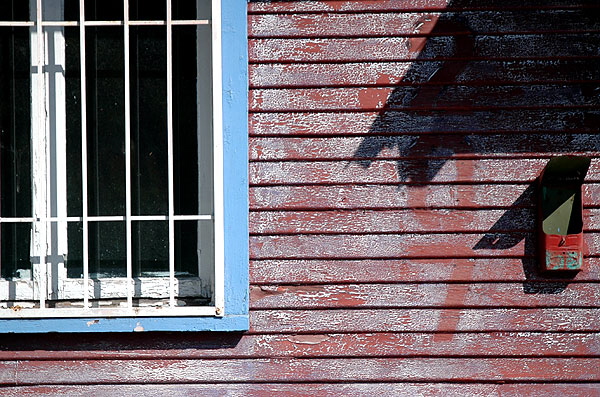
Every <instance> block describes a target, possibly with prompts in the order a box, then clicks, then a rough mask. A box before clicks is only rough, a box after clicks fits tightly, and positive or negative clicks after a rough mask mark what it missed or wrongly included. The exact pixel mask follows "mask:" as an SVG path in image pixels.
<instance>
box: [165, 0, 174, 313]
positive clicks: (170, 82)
mask: <svg viewBox="0 0 600 397" xmlns="http://www.w3.org/2000/svg"><path fill="white" fill-rule="evenodd" d="M166 1H167V21H166V22H167V76H166V77H167V151H168V163H167V164H168V165H167V167H168V175H169V177H168V179H169V180H168V189H169V191H168V200H169V210H168V211H169V305H171V307H174V306H175V305H176V302H175V221H174V219H173V215H175V182H174V173H175V172H174V168H173V167H174V165H173V26H172V24H171V22H172V21H171V20H172V18H171V11H172V10H171V0H166Z"/></svg>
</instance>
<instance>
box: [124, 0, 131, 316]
mask: <svg viewBox="0 0 600 397" xmlns="http://www.w3.org/2000/svg"><path fill="white" fill-rule="evenodd" d="M123 18H124V26H123V40H124V43H123V46H124V49H125V54H124V56H125V65H124V66H125V76H124V84H125V87H124V90H125V239H126V243H125V244H126V255H127V260H126V262H127V280H128V281H129V282H128V284H127V307H129V308H132V307H133V258H132V249H131V243H132V238H131V103H130V102H131V88H130V87H131V81H130V80H131V76H130V73H129V72H130V70H129V69H130V68H129V61H130V48H129V47H130V46H129V0H124V1H123Z"/></svg>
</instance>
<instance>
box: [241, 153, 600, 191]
mask: <svg viewBox="0 0 600 397" xmlns="http://www.w3.org/2000/svg"><path fill="white" fill-rule="evenodd" d="M546 163H547V160H546V159H533V158H532V159H477V160H463V159H458V160H454V159H448V160H441V161H439V162H435V161H433V162H428V163H425V164H423V162H421V161H418V160H415V161H411V160H407V161H402V160H401V159H399V160H398V161H390V160H377V161H369V162H360V161H359V160H358V159H357V161H355V162H346V161H314V162H267V163H256V162H255V163H250V174H249V176H250V184H251V185H281V184H317V183H318V184H342V183H353V184H354V183H356V184H362V183H367V184H374V183H399V182H409V181H410V182H413V183H469V182H477V183H492V182H494V183H498V182H508V183H515V182H519V183H531V182H533V181H534V180H535V179H536V178H537V176H538V175H539V174H540V172H541V171H542V169H543V168H544V166H545V165H546ZM424 165H425V167H426V168H424V167H423V166H424ZM598 176H600V162H598V161H596V160H595V159H594V160H593V161H592V165H591V166H590V169H589V172H588V179H587V181H588V182H597V181H598Z"/></svg>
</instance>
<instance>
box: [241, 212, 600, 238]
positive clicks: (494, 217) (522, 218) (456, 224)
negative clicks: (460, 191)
mask: <svg viewBox="0 0 600 397" xmlns="http://www.w3.org/2000/svg"><path fill="white" fill-rule="evenodd" d="M507 212H509V215H508V217H507V218H506V222H503V223H501V224H500V225H499V226H497V227H495V228H494V231H495V232H502V231H520V232H523V231H531V230H533V228H534V227H535V210H533V209H527V208H518V209H513V210H509V211H506V210H483V209H474V210H428V209H423V210H414V209H406V210H395V211H373V210H351V211H301V212H291V211H261V212H251V213H250V234H253V235H260V234H357V233H361V234H362V233H364V234H366V233H424V232H427V233H440V232H452V233H461V232H465V233H475V232H484V233H485V232H487V231H488V230H490V228H492V227H494V225H495V223H496V222H497V221H498V219H499V218H500V217H502V216H503V215H505V213H507ZM594 215H595V216H593V215H591V214H590V211H586V217H585V220H586V222H585V225H586V227H587V228H588V229H589V228H593V229H596V228H598V227H600V221H599V223H598V225H596V224H595V223H593V224H590V220H591V221H594V219H597V218H600V210H594Z"/></svg>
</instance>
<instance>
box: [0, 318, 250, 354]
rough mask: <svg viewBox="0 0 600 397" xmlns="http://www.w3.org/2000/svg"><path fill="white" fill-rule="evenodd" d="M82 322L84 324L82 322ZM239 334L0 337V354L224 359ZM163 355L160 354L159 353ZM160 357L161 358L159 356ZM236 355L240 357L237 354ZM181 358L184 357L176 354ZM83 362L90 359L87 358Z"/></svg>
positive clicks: (192, 333)
mask: <svg viewBox="0 0 600 397" xmlns="http://www.w3.org/2000/svg"><path fill="white" fill-rule="evenodd" d="M82 321H85V320H82ZM242 336H243V333H241V332H119V333H94V332H92V333H87V334H86V333H83V334H81V333H77V334H70V333H47V334H0V351H31V352H33V351H51V352H56V353H57V355H58V354H60V352H67V354H65V356H67V355H68V354H69V353H68V352H78V351H80V352H100V353H103V354H105V355H106V356H110V355H111V354H114V355H115V356H116V355H118V354H119V352H128V353H130V354H135V352H134V351H139V352H140V353H141V354H144V355H145V357H150V355H149V354H150V353H149V352H152V351H155V353H156V354H155V356H156V357H161V358H164V354H167V355H168V354H169V353H168V351H173V350H178V351H179V350H188V351H190V352H192V351H196V354H198V353H200V354H201V352H198V351H199V350H200V351H201V350H215V349H220V350H221V352H219V355H220V356H225V355H227V352H226V350H227V349H234V348H235V347H236V346H237V345H238V344H239V342H240V340H241V339H242ZM161 352H162V353H161ZM161 354H162V355H161ZM238 354H239V353H238ZM177 357H179V358H181V357H183V353H177ZM86 358H93V357H90V356H87V357H86Z"/></svg>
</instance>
